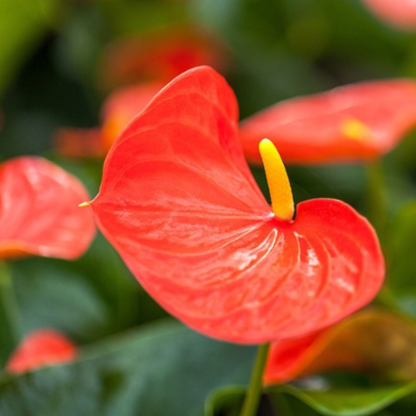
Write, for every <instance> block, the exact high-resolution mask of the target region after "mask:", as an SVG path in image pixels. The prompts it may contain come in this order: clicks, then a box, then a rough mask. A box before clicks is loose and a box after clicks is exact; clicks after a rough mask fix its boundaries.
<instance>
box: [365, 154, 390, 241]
mask: <svg viewBox="0 0 416 416" xmlns="http://www.w3.org/2000/svg"><path fill="white" fill-rule="evenodd" d="M366 174H367V205H368V207H367V212H368V219H369V220H370V222H371V223H372V224H373V226H374V228H375V229H376V231H377V234H378V235H379V237H380V238H382V236H383V233H384V229H385V226H386V222H387V197H386V188H385V180H384V169H383V162H382V160H381V159H377V160H375V161H373V162H371V163H369V164H368V165H367V167H366Z"/></svg>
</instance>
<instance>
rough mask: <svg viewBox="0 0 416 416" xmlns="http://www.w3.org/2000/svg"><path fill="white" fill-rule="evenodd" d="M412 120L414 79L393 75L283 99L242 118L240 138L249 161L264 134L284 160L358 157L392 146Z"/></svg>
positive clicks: (414, 120) (414, 113)
mask: <svg viewBox="0 0 416 416" xmlns="http://www.w3.org/2000/svg"><path fill="white" fill-rule="evenodd" d="M415 125H416V83H415V82H414V81H412V80H404V79H399V80H397V79H396V80H386V81H372V82H362V83H358V84H351V85H347V86H344V87H339V88H335V89H333V90H330V91H327V92H324V93H320V94H315V95H310V96H304V97H298V98H294V99H291V100H287V101H282V102H280V103H278V104H276V105H274V106H271V107H269V108H266V109H264V110H262V111H260V112H258V113H257V114H254V115H253V116H251V117H249V118H247V119H245V120H243V121H242V123H241V131H240V138H241V144H242V146H243V149H244V153H245V155H246V157H247V159H248V160H249V161H250V162H253V163H258V164H261V158H260V153H259V150H258V141H259V138H263V137H267V138H268V139H270V140H271V141H272V142H273V143H274V144H275V146H276V147H277V149H278V150H279V153H280V155H281V157H282V159H283V161H284V162H285V163H301V164H305V163H306V164H317V163H339V162H357V161H366V160H369V159H374V158H376V157H379V156H381V155H383V154H384V153H386V152H388V151H390V150H392V149H393V148H394V147H395V146H396V145H397V144H398V143H399V142H400V141H401V140H402V139H403V137H404V135H405V134H406V133H407V132H408V131H409V130H410V129H411V128H412V127H414V126H415ZM349 133H350V134H349Z"/></svg>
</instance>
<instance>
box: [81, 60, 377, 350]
mask: <svg viewBox="0 0 416 416" xmlns="http://www.w3.org/2000/svg"><path fill="white" fill-rule="evenodd" d="M238 137H239V136H238V107H237V102H236V99H235V96H234V94H233V92H232V90H231V89H230V87H229V86H228V84H227V83H226V82H225V80H224V79H223V78H222V77H221V76H220V75H219V74H218V73H216V72H215V71H214V70H213V69H211V68H209V67H199V68H195V69H193V70H190V71H187V72H186V73H184V74H182V75H181V76H179V77H178V78H176V79H175V80H173V81H172V82H171V83H170V84H168V85H167V86H166V87H165V88H163V89H162V90H161V91H160V92H159V93H158V94H157V95H156V97H155V98H154V99H153V100H152V101H151V103H150V104H149V105H148V106H147V107H146V109H145V110H144V111H143V112H142V113H141V114H140V115H139V116H137V117H136V118H135V119H134V120H133V121H132V122H131V123H130V124H129V125H128V127H127V128H126V129H124V130H123V132H122V133H121V135H120V136H119V137H118V138H117V140H116V142H115V143H114V145H113V147H112V148H111V149H110V152H109V154H108V155H107V158H106V161H105V164H104V172H103V180H102V183H101V187H100V192H99V194H98V196H97V197H96V198H95V199H94V200H93V201H92V202H91V203H85V204H83V205H84V206H91V208H92V211H93V213H94V216H95V219H96V221H97V224H98V225H99V227H100V229H101V231H102V232H103V234H104V235H105V236H106V237H107V238H108V240H109V241H110V242H111V243H112V244H113V245H114V247H115V248H116V249H117V251H118V252H119V254H120V255H121V257H122V258H123V260H124V261H125V263H126V264H127V266H128V267H129V268H130V270H131V271H132V273H133V274H134V275H135V276H136V278H137V279H138V280H139V282H140V283H141V284H142V285H143V287H144V288H145V289H146V290H147V291H148V292H149V294H150V295H151V296H152V297H154V298H155V299H156V300H157V301H158V302H159V303H160V304H161V305H162V306H163V307H164V308H165V309H167V310H168V311H169V312H170V313H172V314H173V315H174V316H176V317H177V318H179V319H180V320H182V321H183V322H185V323H186V324H187V325H189V326H190V327H192V328H194V329H195V330H197V331H200V332H202V333H204V334H206V335H208V336H211V337H214V338H218V339H222V340H226V341H232V342H239V343H246V344H254V343H262V342H268V341H271V340H275V339H282V338H290V337H298V336H302V335H305V334H308V333H310V332H313V331H316V330H318V329H321V328H324V327H326V326H328V325H331V324H333V323H334V322H336V321H338V320H340V319H342V318H344V317H345V316H347V315H348V314H350V313H352V312H353V311H355V310H357V309H358V308H360V307H362V306H363V305H365V304H366V303H368V302H369V301H370V300H371V299H372V298H373V297H374V295H375V294H376V293H377V291H378V289H379V288H380V285H381V284H382V281H383V279H384V260H383V256H382V253H381V250H380V247H379V243H378V240H377V237H376V234H375V232H374V230H373V228H372V227H371V225H370V224H369V223H368V221H367V220H366V219H364V218H363V217H361V216H360V215H359V214H358V213H357V212H355V211H354V210H353V209H352V208H351V207H350V206H348V205H347V204H345V203H343V202H341V201H337V200H330V199H316V200H310V201H306V202H302V203H300V204H299V205H298V206H297V209H296V218H294V204H293V199H292V193H291V190H290V185H289V181H288V178H287V176H286V172H285V169H284V166H283V164H282V162H281V160H280V157H279V155H278V153H277V151H276V149H275V148H274V147H273V145H272V144H271V142H270V141H267V140H265V141H262V143H261V149H262V156H263V160H264V164H265V168H266V173H267V177H268V180H269V184H270V191H271V195H272V207H270V206H269V204H268V203H267V202H266V200H265V199H264V197H263V195H262V193H261V191H260V189H259V188H258V187H257V185H256V183H255V180H254V178H253V177H252V175H251V173H250V170H249V168H248V166H247V163H246V161H245V159H244V155H243V153H242V149H241V147H240V144H239V140H238ZM259 139H260V138H259Z"/></svg>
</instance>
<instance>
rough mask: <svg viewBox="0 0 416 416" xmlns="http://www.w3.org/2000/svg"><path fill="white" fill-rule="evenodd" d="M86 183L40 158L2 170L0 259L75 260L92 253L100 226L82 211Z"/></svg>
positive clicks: (12, 163) (21, 159)
mask: <svg viewBox="0 0 416 416" xmlns="http://www.w3.org/2000/svg"><path fill="white" fill-rule="evenodd" d="M88 198H89V197H88V194H87V192H86V190H85V188H84V186H83V185H82V184H81V182H80V181H79V180H78V179H76V178H75V177H74V176H72V175H70V174H69V173H67V172H65V171H64V170H63V169H61V168H60V167H59V166H57V165H55V164H53V163H51V162H48V161H47V160H45V159H42V158H39V157H31V156H27V157H18V158H15V159H11V160H9V161H7V162H4V163H3V164H1V165H0V230H1V231H0V259H7V258H13V257H21V256H25V255H31V254H32V255H38V256H46V257H59V258H63V259H73V258H76V257H78V256H80V255H81V254H83V253H84V251H85V250H86V249H87V248H88V247H89V245H90V243H91V241H92V239H93V237H94V235H95V226H94V221H93V219H92V216H91V213H90V212H88V210H82V209H80V208H78V204H80V203H81V202H83V201H86V200H88Z"/></svg>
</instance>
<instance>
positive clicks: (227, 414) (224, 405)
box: [204, 386, 246, 416]
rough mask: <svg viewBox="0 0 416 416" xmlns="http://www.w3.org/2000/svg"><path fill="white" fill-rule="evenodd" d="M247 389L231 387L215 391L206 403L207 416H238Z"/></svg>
mask: <svg viewBox="0 0 416 416" xmlns="http://www.w3.org/2000/svg"><path fill="white" fill-rule="evenodd" d="M245 394H246V389H245V388H243V387H241V386H230V387H226V388H221V389H218V390H215V391H213V392H212V393H211V394H210V395H209V396H208V397H207V400H206V402H205V413H204V415H205V416H215V415H217V414H221V415H224V416H238V414H239V409H240V408H241V406H242V404H243V400H244V395H245Z"/></svg>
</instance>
